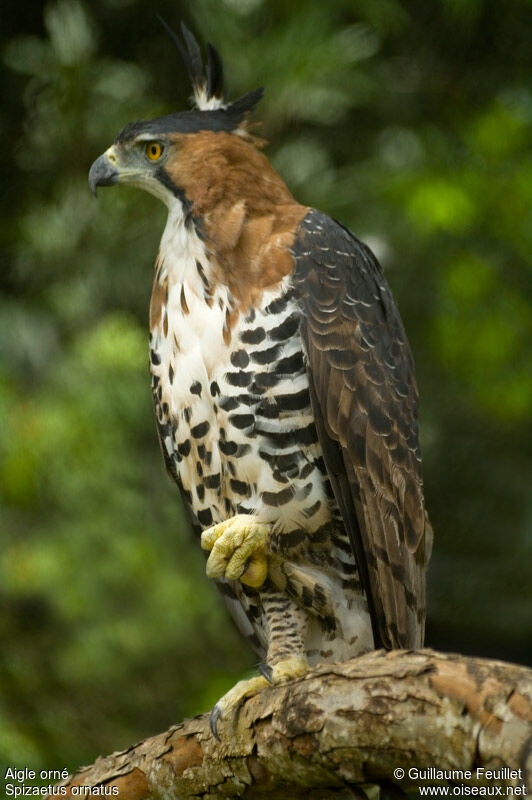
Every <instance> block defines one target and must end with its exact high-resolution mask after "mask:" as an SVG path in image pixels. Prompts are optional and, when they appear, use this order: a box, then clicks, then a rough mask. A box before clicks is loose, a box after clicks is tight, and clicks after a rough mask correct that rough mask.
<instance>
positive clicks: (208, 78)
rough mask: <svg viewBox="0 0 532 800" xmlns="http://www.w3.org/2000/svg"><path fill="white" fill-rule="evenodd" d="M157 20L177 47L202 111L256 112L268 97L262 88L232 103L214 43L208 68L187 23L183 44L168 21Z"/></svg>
mask: <svg viewBox="0 0 532 800" xmlns="http://www.w3.org/2000/svg"><path fill="white" fill-rule="evenodd" d="M157 17H158V19H159V22H160V23H161V25H162V26H163V27H164V28H165V30H166V31H167V33H168V34H169V36H170V37H171V38H172V41H173V42H174V44H175V46H176V47H177V50H178V52H179V55H180V56H181V59H182V61H183V63H184V65H185V67H186V70H187V73H188V76H189V78H190V82H191V84H192V90H193V93H194V102H195V104H196V107H197V108H198V109H199V110H200V111H215V110H217V109H223V110H227V111H228V112H229V114H230V115H231V116H239V117H242V116H244V114H245V113H246V112H249V111H252V110H253V108H254V107H255V106H256V105H257V103H258V102H259V100H260V99H261V97H262V95H263V94H264V89H263V88H262V87H260V88H259V89H254V90H253V91H251V92H248V93H247V94H245V95H243V96H242V97H240V98H239V99H238V100H235V101H234V102H233V103H228V102H227V98H226V93H225V90H224V69H223V64H222V59H221V58H220V54H219V53H218V51H217V50H216V48H215V47H213V45H212V44H211V43H210V42H209V43H208V44H207V65H206V68H205V67H204V64H203V60H202V57H201V51H200V48H199V45H198V42H197V41H196V38H195V37H194V36H193V34H192V33H191V32H190V31H189V29H188V28H187V26H186V25H185V23H184V22H182V23H181V34H182V36H183V41H181V40H180V39H179V37H178V36H177V34H176V33H175V32H174V31H173V30H172V29H171V28H170V26H169V25H167V24H166V22H165V21H164V19H163V18H162V17H161V16H159V15H157Z"/></svg>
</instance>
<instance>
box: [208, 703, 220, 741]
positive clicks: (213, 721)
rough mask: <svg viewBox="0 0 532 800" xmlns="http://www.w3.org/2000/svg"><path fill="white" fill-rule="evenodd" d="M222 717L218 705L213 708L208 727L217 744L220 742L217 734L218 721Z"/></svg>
mask: <svg viewBox="0 0 532 800" xmlns="http://www.w3.org/2000/svg"><path fill="white" fill-rule="evenodd" d="M221 716H222V712H221V709H220V706H219V705H218V703H216V705H215V706H214V708H213V710H212V711H211V716H210V718H209V727H210V729H211V733H212V735H213V736H214V738H215V739H216V741H217V742H221V739H220V735H219V733H218V720H219V719H220V717H221Z"/></svg>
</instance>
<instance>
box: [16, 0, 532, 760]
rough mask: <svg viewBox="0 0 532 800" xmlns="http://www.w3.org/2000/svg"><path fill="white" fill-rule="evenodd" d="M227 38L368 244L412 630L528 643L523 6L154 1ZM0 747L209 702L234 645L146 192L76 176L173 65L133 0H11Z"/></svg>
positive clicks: (447, 641) (270, 113) (129, 725)
mask: <svg viewBox="0 0 532 800" xmlns="http://www.w3.org/2000/svg"><path fill="white" fill-rule="evenodd" d="M156 10H157V11H159V12H160V13H161V14H162V15H163V16H164V17H165V18H166V19H167V20H168V21H169V22H170V23H171V24H172V25H174V27H177V26H178V24H179V20H180V19H182V18H183V19H185V20H186V21H187V22H188V24H189V25H190V27H192V28H193V29H194V30H195V31H196V32H197V33H198V35H199V37H201V39H202V41H205V40H206V39H210V40H212V41H213V42H214V43H215V44H216V45H217V46H218V48H219V49H220V50H221V52H222V53H223V55H224V56H225V61H226V66H227V73H228V83H229V86H230V87H231V90H232V96H233V97H236V96H239V94H242V93H244V92H245V91H247V90H249V89H251V88H254V87H255V86H258V85H262V84H264V85H265V86H266V89H267V91H266V96H265V99H264V101H263V103H262V104H261V107H260V110H259V112H258V114H257V118H259V119H260V120H261V121H262V128H261V132H262V134H263V135H264V136H265V137H266V138H267V139H268V140H269V142H270V145H269V147H268V151H267V152H268V154H269V156H270V157H271V159H272V160H273V163H274V165H275V166H276V167H277V169H278V170H279V171H280V172H281V174H282V175H283V176H284V178H285V179H286V181H287V183H288V184H289V186H290V188H291V189H292V191H293V192H294V194H295V195H296V196H297V198H298V199H299V200H300V201H301V202H303V203H306V204H310V205H314V206H316V207H318V208H320V209H321V210H323V211H326V212H328V213H329V214H331V215H332V216H335V217H337V218H339V219H341V220H342V221H343V222H344V223H346V224H348V225H349V226H350V227H351V228H352V229H353V230H354V231H355V232H356V233H357V234H358V235H359V236H360V237H361V238H363V239H365V240H366V241H367V242H368V243H369V244H370V245H371V246H372V247H373V248H374V249H375V251H376V252H377V254H378V256H379V257H380V259H381V261H382V263H383V265H384V267H385V269H386V271H387V275H388V278H389V281H390V283H391V285H392V287H393V289H394V292H395V295H396V298H397V300H398V303H399V306H400V308H401V311H402V315H403V318H404V321H405V325H406V328H407V331H408V333H409V337H410V340H411V344H412V348H413V350H414V353H415V357H416V362H417V370H418V378H419V385H420V393H421V401H422V405H421V431H422V444H423V451H424V460H425V482H426V495H427V502H428V507H429V510H430V512H431V516H432V521H433V524H434V528H435V533H436V544H435V551H434V556H433V561H432V567H431V571H430V578H429V580H430V591H429V601H430V604H429V622H428V633H427V643H428V644H429V645H431V646H434V647H439V648H443V649H452V650H457V651H462V652H474V653H478V654H483V655H489V656H499V657H502V658H506V659H509V660H511V659H513V660H517V661H521V662H528V663H530V662H531V661H532V635H531V634H532V581H531V577H532V575H531V563H532V559H531V555H532V530H531V527H532V526H531V518H532V503H531V495H530V484H531V474H530V449H531V448H530V445H531V442H532V436H531V435H530V433H531V432H530V408H531V404H532V363H531V351H530V340H531V335H532V330H531V328H532V322H531V311H530V308H531V306H530V300H531V297H530V295H531V280H530V253H531V249H532V248H531V237H532V224H531V222H532V221H531V212H530V201H531V194H532V160H531V153H530V150H529V149H528V147H527V145H528V143H529V142H530V140H531V118H532V96H531V90H530V84H529V82H528V83H527V81H529V78H530V72H529V71H528V70H529V68H530V46H529V43H530V40H531V31H530V27H531V26H530V25H529V23H530V16H529V14H530V5H529V3H528V2H526V0H506V1H505V2H504V3H500V2H496V0H436V1H435V2H433V3H426V2H422V0H416V1H415V2H408V3H402V2H399V0H334V1H333V0H329V2H327V3H324V2H323V0H291V2H290V3H286V2H282V3H281V2H278V1H277V0H272V1H271V2H268V1H267V0H195V2H194V3H188V4H185V3H184V2H174V1H173V0H159V2H158V3H157V9H156ZM3 30H4V43H3V46H2V51H1V56H2V61H3V77H2V82H3V90H4V91H3V98H4V99H3V108H2V110H3V127H2V134H1V135H2V153H3V155H4V161H3V164H2V167H1V169H2V176H1V177H2V185H3V188H4V191H3V194H2V200H1V202H2V210H3V225H2V231H1V236H2V269H1V277H0V280H1V287H2V295H1V300H0V313H1V324H2V328H1V330H2V335H1V341H0V353H1V369H0V408H1V411H0V420H1V424H0V448H1V462H0V480H1V492H2V501H3V505H2V512H1V514H2V519H1V540H2V549H1V553H0V599H1V603H2V617H1V619H2V621H1V623H0V626H1V627H0V630H1V634H2V648H1V655H0V758H1V760H2V762H4V763H5V764H10V765H22V766H30V767H32V768H34V769H37V768H41V767H49V768H63V767H65V766H66V767H68V768H73V767H75V766H77V765H78V764H79V763H81V762H91V761H92V760H93V759H94V757H95V756H96V755H97V754H98V753H100V752H107V751H110V750H112V749H116V748H120V747H123V746H127V745H128V744H130V743H131V742H132V741H134V740H136V739H138V738H140V737H143V736H146V735H149V734H153V733H155V732H158V731H160V730H163V729H165V728H166V727H168V726H169V725H170V724H171V723H173V722H175V721H178V720H179V719H181V718H182V717H183V716H184V715H187V714H189V715H190V714H194V713H198V712H200V711H203V710H205V709H207V708H209V707H210V706H211V705H212V703H213V702H214V700H215V699H216V698H217V697H218V696H219V695H220V694H221V693H222V692H223V691H225V690H226V689H227V688H228V687H229V686H230V685H231V684H232V683H233V682H234V681H235V679H236V678H237V677H241V676H242V674H243V673H245V672H246V670H248V669H250V668H252V666H253V656H252V654H251V653H250V652H248V650H247V649H246V646H245V645H244V644H243V643H242V642H241V641H240V639H239V638H238V636H237V634H236V633H235V631H234V630H233V628H232V626H231V624H230V622H229V621H228V619H227V618H226V616H225V612H224V611H223V609H222V608H221V606H220V603H219V601H218V597H217V594H216V591H215V589H214V588H213V587H212V586H211V585H210V582H209V581H207V579H206V578H205V577H204V574H203V558H202V556H201V554H199V553H198V552H197V550H196V548H194V547H193V546H192V542H191V538H190V536H189V534H188V532H187V530H186V525H185V523H184V519H183V516H182V514H181V511H180V507H179V503H178V497H177V492H176V490H175V488H174V487H172V486H171V485H170V483H169V482H168V481H167V480H166V477H165V473H164V469H163V466H162V460H161V458H160V454H159V449H158V446H157V442H156V437H155V429H154V423H153V420H152V411H151V399H150V390H149V379H148V370H147V306H148V301H149V294H150V285H151V277H152V274H151V273H152V263H153V261H154V257H155V253H156V250H157V244H158V241H159V238H160V234H161V232H162V229H163V226H164V221H165V210H164V208H163V207H162V205H160V204H158V203H157V201H156V200H154V199H153V198H151V197H149V196H144V195H143V194H142V193H140V192H137V191H136V190H131V189H123V190H113V191H109V192H107V191H102V192H101V193H100V196H99V199H98V202H96V201H95V200H94V198H93V197H92V196H91V195H90V192H89V190H88V185H87V172H88V169H89V166H90V164H91V163H92V161H93V160H94V158H96V156H98V155H99V154H100V153H101V152H102V151H103V150H104V149H105V148H106V147H107V146H108V145H109V144H110V142H111V141H112V139H113V138H114V136H115V134H116V132H117V131H118V130H119V129H120V128H121V127H122V126H123V125H124V124H125V123H127V122H128V121H130V120H132V119H135V118H139V117H141V118H147V117H151V116H155V115H159V114H163V113H168V112H170V111H174V110H177V109H182V108H184V107H185V106H186V99H187V95H188V94H189V87H188V86H187V82H186V77H185V74H184V69H183V68H182V66H181V65H180V63H179V60H178V58H177V55H176V53H175V51H174V50H173V47H172V45H171V43H170V42H169V40H168V39H167V37H166V34H165V33H164V32H163V30H162V29H161V27H160V26H159V25H158V23H157V22H156V20H155V16H154V11H153V6H152V4H151V3H148V2H147V0H95V1H94V2H91V3H89V2H88V0H85V1H84V0H53V1H52V2H50V3H49V4H47V5H45V6H44V7H42V8H40V7H38V6H36V4H31V3H29V2H27V1H26V2H24V1H23V2H19V3H18V4H14V3H12V4H6V6H5V8H4V11H3Z"/></svg>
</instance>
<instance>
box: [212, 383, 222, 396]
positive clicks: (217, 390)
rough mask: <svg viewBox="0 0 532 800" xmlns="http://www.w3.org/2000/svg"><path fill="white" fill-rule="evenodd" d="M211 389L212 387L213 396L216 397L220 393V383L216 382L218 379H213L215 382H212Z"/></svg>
mask: <svg viewBox="0 0 532 800" xmlns="http://www.w3.org/2000/svg"><path fill="white" fill-rule="evenodd" d="M210 389H211V395H212V396H213V397H216V395H217V394H220V387H219V386H218V384H217V383H216V381H213V382H212V383H211V387H210Z"/></svg>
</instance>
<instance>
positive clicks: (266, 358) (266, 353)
mask: <svg viewBox="0 0 532 800" xmlns="http://www.w3.org/2000/svg"><path fill="white" fill-rule="evenodd" d="M281 347H282V344H274V346H273V347H267V348H266V350H254V351H253V352H252V353H251V354H250V355H251V358H252V360H253V361H254V362H255V363H256V364H262V365H264V364H271V363H272V361H274V360H275V359H276V358H277V356H278V355H279V350H280V349H281Z"/></svg>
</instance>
